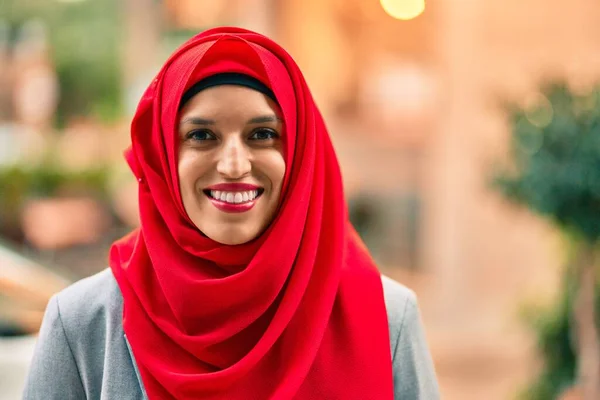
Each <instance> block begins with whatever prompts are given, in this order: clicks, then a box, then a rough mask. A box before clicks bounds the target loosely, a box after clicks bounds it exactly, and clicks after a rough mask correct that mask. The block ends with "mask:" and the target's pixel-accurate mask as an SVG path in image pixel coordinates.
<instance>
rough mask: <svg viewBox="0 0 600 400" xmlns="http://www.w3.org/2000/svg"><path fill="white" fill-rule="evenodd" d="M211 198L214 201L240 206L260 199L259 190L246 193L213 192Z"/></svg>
mask: <svg viewBox="0 0 600 400" xmlns="http://www.w3.org/2000/svg"><path fill="white" fill-rule="evenodd" d="M210 196H211V197H212V198H214V199H217V200H221V201H224V202H227V203H232V204H240V203H246V202H249V201H252V200H254V199H255V198H257V197H258V190H248V191H245V192H223V191H220V190H211V191H210Z"/></svg>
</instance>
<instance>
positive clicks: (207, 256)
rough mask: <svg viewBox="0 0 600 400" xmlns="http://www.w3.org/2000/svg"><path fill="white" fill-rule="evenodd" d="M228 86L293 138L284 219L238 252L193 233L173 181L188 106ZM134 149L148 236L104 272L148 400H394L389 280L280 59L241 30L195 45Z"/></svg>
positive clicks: (292, 71)
mask: <svg viewBox="0 0 600 400" xmlns="http://www.w3.org/2000/svg"><path fill="white" fill-rule="evenodd" d="M220 73H238V74H244V75H247V76H251V77H253V78H254V79H257V80H259V81H260V82H262V83H263V84H264V85H265V86H267V87H268V88H270V89H271V90H272V91H273V93H274V94H275V96H276V98H277V100H278V103H279V106H280V107H281V112H282V116H283V120H284V127H285V128H284V129H285V132H284V134H283V140H284V143H283V144H284V158H285V162H286V174H285V177H284V183H283V190H282V197H281V200H280V208H279V211H278V214H277V215H276V217H275V219H274V221H273V222H272V223H271V225H270V227H269V228H268V229H267V230H266V231H265V232H264V233H263V234H262V235H261V236H260V237H259V238H257V239H255V240H253V241H251V242H249V243H245V244H242V245H237V246H228V245H223V244H220V243H217V242H215V241H213V240H211V239H210V238H208V237H205V236H203V235H202V234H201V232H199V231H198V229H197V228H196V227H195V226H194V224H193V223H192V222H191V221H190V219H189V217H188V216H187V215H186V212H185V209H184V207H183V203H182V200H181V195H180V192H179V182H178V178H177V133H176V126H177V118H178V117H177V111H178V108H179V104H180V101H181V98H182V95H183V94H184V93H185V92H186V91H187V90H188V89H189V88H190V87H192V86H193V85H194V84H196V83H197V82H200V81H202V80H203V79H205V78H207V77H209V76H213V75H215V74H220ZM131 139H132V147H131V148H130V149H129V150H128V151H127V152H126V158H127V161H128V162H129V164H130V166H131V168H132V170H133V172H134V174H135V175H136V177H137V178H138V180H139V182H140V183H139V208H140V218H141V227H140V228H139V229H138V230H135V231H134V232H132V233H131V234H129V235H127V236H126V237H124V238H123V239H121V240H119V241H117V242H116V243H115V244H114V245H113V246H112V248H111V252H110V266H111V269H112V271H113V273H114V275H115V277H116V280H117V282H118V284H119V287H120V289H121V292H122V294H123V299H124V305H123V328H124V331H125V334H126V336H127V339H128V341H129V343H130V345H131V348H132V352H133V355H134V358H135V361H136V363H137V365H138V368H139V371H140V375H141V379H142V381H143V384H144V387H145V390H146V392H147V394H148V397H149V398H150V399H161V400H163V399H208V400H213V399H233V400H235V399H261V400H263V399H292V398H294V399H378V400H386V399H388V400H391V399H392V398H393V381H392V364H391V355H390V342H389V332H388V324H387V314H386V311H385V303H384V299H383V289H382V283H381V277H380V274H379V273H378V271H377V269H376V268H375V266H374V264H373V262H372V261H371V258H370V257H369V254H368V252H367V250H366V249H365V248H364V246H363V245H362V244H361V242H360V240H359V239H358V236H357V235H356V233H355V231H354V230H353V229H352V227H351V225H350V224H349V223H348V216H347V209H346V204H345V200H344V194H343V188H342V178H341V174H340V169H339V166H338V161H337V159H336V156H335V153H334V150H333V147H332V144H331V142H330V138H329V135H328V133H327V129H326V128H325V125H324V122H323V119H322V118H321V115H320V113H319V111H318V109H317V107H316V105H315V103H314V101H313V99H312V97H311V94H310V92H309V90H308V87H307V85H306V82H305V80H304V78H303V77H302V74H301V73H300V71H299V69H298V66H297V65H296V64H295V62H294V61H293V60H292V58H291V57H290V56H289V55H288V54H287V53H286V52H285V51H284V50H283V49H282V48H281V47H279V46H278V45H277V44H275V43H274V42H272V41H271V40H269V39H268V38H266V37H264V36H262V35H259V34H257V33H254V32H251V31H247V30H243V29H239V28H216V29H212V30H209V31H206V32H203V33H201V34H199V35H197V36H195V37H193V38H192V39H190V40H189V41H188V42H186V43H185V44H184V45H182V46H181V47H180V48H179V49H178V50H177V51H175V53H174V54H173V55H172V56H171V57H170V58H169V59H168V61H167V62H166V63H165V65H164V66H163V68H162V69H161V70H160V72H159V73H158V75H157V77H156V79H155V80H154V81H153V82H152V83H151V85H150V86H149V88H148V89H147V90H146V92H145V94H144V95H143V97H142V99H141V101H140V104H139V107H138V109H137V112H136V114H135V116H134V119H133V123H132V127H131Z"/></svg>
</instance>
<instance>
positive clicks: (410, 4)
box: [380, 0, 425, 20]
mask: <svg viewBox="0 0 600 400" xmlns="http://www.w3.org/2000/svg"><path fill="white" fill-rule="evenodd" d="M380 1H381V6H382V7H383V9H384V10H385V12H386V13H388V14H389V15H390V16H391V17H394V18H396V19H401V20H409V19H413V18H416V17H418V16H419V15H421V14H422V13H423V11H425V0H380Z"/></svg>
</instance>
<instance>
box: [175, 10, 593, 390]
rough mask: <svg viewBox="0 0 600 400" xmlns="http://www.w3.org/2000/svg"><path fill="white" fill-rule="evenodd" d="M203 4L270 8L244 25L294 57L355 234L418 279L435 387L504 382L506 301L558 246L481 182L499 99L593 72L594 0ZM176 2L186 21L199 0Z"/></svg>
mask: <svg viewBox="0 0 600 400" xmlns="http://www.w3.org/2000/svg"><path fill="white" fill-rule="evenodd" d="M186 3H187V4H186ZM210 3H211V4H213V6H211V7H216V8H218V6H217V5H214V4H216V3H220V4H221V5H223V7H222V8H221V9H220V10H219V13H221V14H220V16H221V17H220V18H223V19H224V20H225V21H227V22H230V21H231V23H232V24H240V25H242V26H244V21H243V19H240V17H239V15H240V12H239V11H240V10H241V9H242V10H243V9H244V8H243V7H248V8H259V7H265V8H264V9H265V10H268V14H267V15H269V18H267V19H263V20H262V24H263V25H259V26H258V30H259V31H263V32H269V33H272V36H274V38H275V39H277V40H279V41H280V42H281V44H282V45H283V46H284V47H285V48H286V49H288V51H289V52H290V53H291V54H292V55H293V56H294V57H295V59H296V60H297V61H298V63H299V64H300V66H301V69H302V70H303V72H304V74H305V76H306V78H307V80H308V82H309V85H310V86H311V89H312V91H313V93H314V95H315V97H316V99H317V102H318V103H319V105H320V107H321V109H322V111H323V113H324V114H325V117H326V120H327V121H328V123H329V127H330V130H331V131H332V134H333V135H334V140H335V144H336V147H337V149H338V152H339V157H340V161H341V163H342V167H343V171H344V173H345V179H346V186H347V192H348V196H349V198H350V203H351V204H358V206H359V208H358V209H357V210H358V214H357V215H358V216H359V218H362V219H360V221H362V222H361V226H363V225H364V226H365V228H364V231H363V233H364V237H365V239H366V241H367V244H368V245H369V246H370V248H371V249H372V250H373V251H374V253H375V256H376V257H377V258H378V260H379V261H380V265H381V267H382V269H383V270H384V271H385V272H386V273H388V274H390V275H391V276H393V277H395V278H397V279H398V280H400V281H401V282H404V283H405V284H407V285H408V286H411V287H413V288H414V289H415V290H416V291H417V293H418V294H419V297H420V299H421V306H422V308H423V312H424V318H425V322H426V325H427V328H428V334H429V336H430V340H431V343H432V347H433V352H434V356H435V359H436V365H437V368H438V371H439V374H440V378H441V381H442V387H443V390H444V395H445V398H448V399H481V398H486V399H506V398H510V397H511V396H513V395H515V394H516V391H517V390H518V388H519V385H522V384H525V383H526V382H527V380H528V379H529V378H530V377H531V376H532V375H533V374H534V368H535V357H534V349H533V345H532V343H530V341H529V339H528V336H527V334H526V333H525V332H523V328H522V323H521V322H520V321H519V320H518V312H519V309H520V307H521V306H522V305H523V302H524V301H528V300H535V301H544V300H545V299H548V298H549V297H550V296H551V295H552V294H553V292H554V291H555V290H556V287H557V282H558V279H559V274H560V267H561V263H562V261H563V260H564V258H563V254H562V252H561V246H560V240H559V237H558V234H557V233H556V232H555V231H554V230H553V229H552V228H551V227H549V226H547V225H546V224H544V223H542V222H540V221H539V220H538V219H537V218H535V217H533V216H531V215H529V214H528V213H527V212H526V211H523V210H518V209H515V208H514V207H511V206H509V205H507V204H506V203H505V202H504V201H503V200H502V199H501V197H500V196H499V195H498V194H497V193H495V192H493V191H492V190H491V189H490V187H489V181H490V178H491V174H492V172H493V169H492V168H493V166H494V164H495V163H496V162H502V161H505V154H506V153H505V151H506V147H507V143H508V129H507V123H506V121H505V120H504V116H503V115H502V112H501V109H500V104H501V103H500V102H501V100H503V99H511V100H525V99H526V98H527V97H528V96H529V95H531V94H532V92H533V91H534V90H535V88H536V87H537V85H539V84H540V83H541V82H543V81H544V80H546V79H550V78H565V79H567V80H568V81H570V82H571V83H572V84H573V85H575V86H577V87H580V88H582V89H584V88H585V87H586V86H587V85H589V84H590V83H592V82H594V81H596V80H597V79H598V77H599V75H600V41H599V40H598V38H599V37H600V4H599V3H598V2H596V1H593V0H575V1H573V2H570V3H568V4H567V3H564V2H561V1H558V0H553V1H542V0H525V1H512V0H509V1H485V2H484V1H451V0H431V1H428V2H427V8H426V10H425V12H424V13H423V14H422V15H421V16H419V17H417V18H416V19H413V20H410V21H398V20H394V19H392V18H391V17H390V16H388V15H387V14H386V13H385V12H384V10H383V8H382V7H381V6H380V4H379V2H377V1H371V2H367V1H359V0H354V1H341V0H302V1H300V0H289V1H252V2H247V3H248V5H245V6H243V7H242V6H239V5H236V7H231V9H229V8H227V7H226V6H225V4H229V2H224V1H223V2H212V1H211V2H210ZM244 3H245V4H246V2H244ZM178 4H179V5H178V7H174V8H172V9H171V12H172V13H173V14H174V15H175V17H174V20H175V21H183V20H185V21H186V22H182V23H184V24H186V25H187V26H188V27H190V26H189V25H188V24H190V20H189V19H186V18H185V17H189V16H190V15H192V13H193V12H195V11H198V12H200V11H199V10H198V8H197V4H198V3H197V2H193V5H192V4H191V2H178ZM234 9H235V10H236V14H235V15H234V14H228V11H229V10H231V11H232V12H233V10H234ZM241 14H244V13H243V12H242V13H241ZM209 23H210V22H209ZM254 28H255V29H257V27H256V26H254ZM355 211H356V210H355ZM365 219H366V221H367V222H364V221H365ZM368 221H372V223H371V227H370V228H369V222H368ZM382 221H391V223H388V224H385V223H382Z"/></svg>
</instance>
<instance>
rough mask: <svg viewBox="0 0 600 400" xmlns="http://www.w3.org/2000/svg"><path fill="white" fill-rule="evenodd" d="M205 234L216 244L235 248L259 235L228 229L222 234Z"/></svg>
mask: <svg viewBox="0 0 600 400" xmlns="http://www.w3.org/2000/svg"><path fill="white" fill-rule="evenodd" d="M204 234H205V235H206V236H207V237H209V238H210V239H212V240H214V241H215V242H218V243H221V244H225V245H229V246H235V245H238V244H244V243H248V242H250V241H252V240H254V239H255V238H256V237H257V236H258V235H259V234H258V233H254V232H249V231H244V230H240V229H226V230H222V231H220V232H210V230H208V231H205V232H204Z"/></svg>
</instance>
